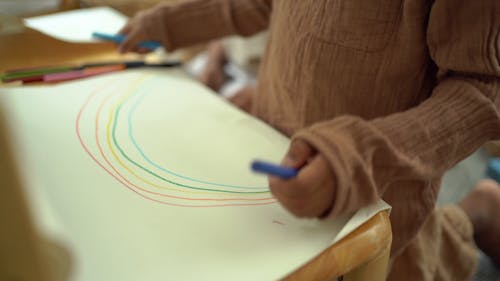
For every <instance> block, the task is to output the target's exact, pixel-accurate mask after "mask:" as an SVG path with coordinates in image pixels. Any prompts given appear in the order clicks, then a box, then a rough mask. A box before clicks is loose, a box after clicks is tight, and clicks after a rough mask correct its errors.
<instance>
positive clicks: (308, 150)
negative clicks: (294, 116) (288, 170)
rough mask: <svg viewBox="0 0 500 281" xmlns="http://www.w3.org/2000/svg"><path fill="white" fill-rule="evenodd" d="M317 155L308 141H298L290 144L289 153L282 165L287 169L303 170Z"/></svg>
mask: <svg viewBox="0 0 500 281" xmlns="http://www.w3.org/2000/svg"><path fill="white" fill-rule="evenodd" d="M316 153H317V152H316V150H315V149H314V148H313V147H312V146H311V145H310V144H308V143H307V142H306V141H304V140H301V139H296V140H294V141H293V142H292V143H291V144H290V147H289V148H288V152H287V153H286V155H285V157H284V158H283V161H281V164H282V165H283V166H287V167H293V168H301V167H302V166H304V165H305V164H307V162H308V161H309V159H311V158H312V157H313V156H314V155H316Z"/></svg>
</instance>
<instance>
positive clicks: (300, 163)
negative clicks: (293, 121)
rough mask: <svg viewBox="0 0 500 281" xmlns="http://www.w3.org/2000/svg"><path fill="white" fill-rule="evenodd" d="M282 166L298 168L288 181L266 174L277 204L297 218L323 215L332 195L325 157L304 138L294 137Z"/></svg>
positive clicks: (328, 168) (329, 170) (331, 185)
mask: <svg viewBox="0 0 500 281" xmlns="http://www.w3.org/2000/svg"><path fill="white" fill-rule="evenodd" d="M282 165H283V166H287V167H293V168H301V169H300V172H299V174H298V175H297V176H296V177H295V178H292V179H289V180H282V179H279V178H276V177H272V176H270V177H269V186H270V189H271V192H272V193H273V195H274V196H275V197H276V199H278V201H279V202H280V203H281V205H283V206H284V207H285V208H286V209H287V210H288V211H290V212H291V213H292V214H294V215H296V216H298V217H322V216H324V215H327V214H328V211H329V210H330V209H331V207H332V206H331V205H332V202H333V199H334V196H335V176H334V174H333V172H332V171H331V168H330V167H329V165H328V162H327V161H326V159H325V158H324V157H323V156H322V155H321V154H319V153H317V151H315V150H314V148H313V147H311V146H310V145H309V144H308V143H306V142H305V141H302V140H295V141H293V142H292V144H291V145H290V148H289V150H288V153H287V154H286V156H285V158H284V159H283V161H282Z"/></svg>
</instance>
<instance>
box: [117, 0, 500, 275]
mask: <svg viewBox="0 0 500 281" xmlns="http://www.w3.org/2000/svg"><path fill="white" fill-rule="evenodd" d="M498 15H500V5H499V3H498V0H476V1H460V0H435V1H431V0H427V1H426V0H379V1H361V0H339V1H328V0H301V1H290V0H274V1H273V0H247V1H244V0H200V1H191V2H187V3H184V4H181V5H178V6H168V5H159V6H157V7H155V8H153V9H151V10H148V11H145V12H142V13H140V14H138V15H137V16H136V17H135V18H133V19H132V20H131V21H130V23H129V24H128V25H127V26H126V27H125V28H124V29H123V30H122V33H123V34H126V35H127V36H128V38H127V40H126V41H125V42H124V43H123V44H122V45H121V47H120V50H121V51H122V52H128V51H139V52H143V51H144V50H140V49H138V48H137V47H136V46H137V43H139V42H140V41H143V40H156V41H159V42H161V43H162V44H163V46H165V48H166V49H167V50H174V49H177V48H180V47H185V46H189V45H192V44H196V43H200V42H206V41H209V40H212V39H214V38H220V37H223V36H226V35H230V34H235V33H236V34H239V35H243V36H246V35H251V34H254V33H256V32H258V31H261V30H264V29H266V28H268V29H269V43H268V45H267V49H266V54H265V56H264V58H263V62H262V65H261V68H260V71H259V76H258V86H257V91H256V92H255V94H254V97H253V101H252V114H254V115H255V116H257V117H259V118H261V119H263V120H265V121H266V122H268V123H269V124H271V125H272V126H274V127H275V128H276V129H278V130H280V131H282V132H283V133H285V134H287V135H288V136H290V137H292V139H293V141H292V143H291V146H290V148H289V151H288V153H287V155H286V156H285V158H284V160H283V163H282V164H283V165H287V166H292V167H296V168H299V167H300V168H301V170H300V173H299V175H298V176H297V177H296V178H294V179H291V180H287V181H284V180H280V179H276V178H270V179H269V182H270V188H271V191H272V192H273V194H274V196H275V197H276V198H277V199H278V200H279V201H280V203H281V204H282V205H283V206H284V207H285V208H287V209H288V210H289V211H290V212H292V213H293V214H295V215H297V216H299V217H335V216H337V215H339V214H342V213H345V212H350V211H353V210H356V209H359V208H361V207H363V206H366V205H367V204H369V203H372V202H374V201H376V200H377V199H379V198H383V199H384V200H385V201H387V202H388V203H389V204H390V205H392V207H393V211H392V214H391V223H392V227H393V238H394V240H393V245H392V251H391V269H390V273H389V277H388V278H389V280H468V278H469V277H470V276H471V274H472V273H473V271H474V267H475V266H474V265H475V264H476V249H475V245H474V238H476V241H475V242H476V243H477V245H478V246H479V247H480V248H482V249H483V250H484V251H485V252H486V253H487V254H489V255H490V257H491V258H492V259H493V260H494V261H495V262H496V263H500V243H499V241H498V240H499V239H498V237H500V220H498V216H500V208H498V206H500V188H499V187H498V186H497V185H496V184H495V183H493V182H482V183H480V184H479V185H478V186H477V187H476V188H475V189H474V190H473V191H472V192H471V193H470V194H469V196H468V197H467V198H465V199H464V201H462V202H461V203H460V204H458V205H451V206H448V207H446V208H436V206H435V202H436V197H437V194H438V191H439V185H440V181H441V177H442V175H443V173H444V172H445V171H446V170H447V169H449V168H450V167H452V166H453V165H454V164H455V163H457V162H458V161H460V160H461V159H463V158H465V157H466V156H467V155H469V154H471V153H472V152H473V151H474V150H476V149H477V148H478V147H480V146H481V145H482V144H483V143H484V142H486V141H488V140H492V139H498V138H500V118H499V112H498V106H500V97H499V96H500V65H499V63H498V61H499V59H500V58H499V55H498V54H499V53H500V43H499V41H498V38H499V36H500V35H499V30H500V17H499V16H498Z"/></svg>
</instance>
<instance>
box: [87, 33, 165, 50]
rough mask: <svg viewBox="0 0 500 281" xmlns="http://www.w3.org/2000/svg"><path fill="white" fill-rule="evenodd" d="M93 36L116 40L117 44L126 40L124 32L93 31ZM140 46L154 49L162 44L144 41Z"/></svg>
mask: <svg viewBox="0 0 500 281" xmlns="http://www.w3.org/2000/svg"><path fill="white" fill-rule="evenodd" d="M92 37H94V38H97V39H101V40H106V41H111V42H115V43H117V44H121V43H122V42H123V41H125V35H122V34H105V33H101V32H92ZM139 47H141V48H146V49H150V50H154V49H156V48H158V47H161V44H160V43H159V42H155V41H144V42H141V43H139Z"/></svg>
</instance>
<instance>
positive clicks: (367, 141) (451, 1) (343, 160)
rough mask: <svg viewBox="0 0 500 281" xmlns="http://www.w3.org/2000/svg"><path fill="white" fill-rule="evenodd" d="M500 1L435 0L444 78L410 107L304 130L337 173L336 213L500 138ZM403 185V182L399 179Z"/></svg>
mask: <svg viewBox="0 0 500 281" xmlns="http://www.w3.org/2000/svg"><path fill="white" fill-rule="evenodd" d="M498 15H500V2H498V0H477V1H460V0H436V1H435V2H434V5H433V7H432V10H431V14H430V19H429V24H428V30H427V36H428V38H427V43H428V47H429V51H430V54H431V57H432V59H433V60H434V62H435V63H436V65H437V66H438V67H439V75H438V76H439V77H438V78H439V83H438V84H437V85H436V87H435V88H434V89H433V92H432V95H431V96H430V97H429V98H428V99H427V100H426V101H424V102H423V103H421V104H419V105H417V106H416V107H414V108H411V109H409V110H407V111H405V112H400V113H396V114H392V115H389V116H385V117H381V118H377V119H373V120H362V119H360V118H357V117H354V116H342V117H339V118H335V119H333V120H330V121H326V122H321V123H318V124H315V125H313V126H312V127H309V128H306V129H304V130H302V131H299V132H298V133H297V134H296V135H295V136H294V138H302V139H304V140H306V141H307V142H309V143H311V144H312V145H313V146H315V147H316V148H317V149H318V151H320V153H322V154H324V155H325V156H326V158H327V159H328V162H329V164H330V165H331V168H332V170H333V171H334V173H335V176H336V180H337V182H336V187H337V191H336V198H335V199H334V202H333V204H332V211H331V213H330V216H335V215H337V214H340V213H344V212H349V211H353V210H356V209H359V208H361V207H363V206H365V205H366V204H368V203H371V202H373V201H375V200H377V199H378V198H380V197H382V196H383V194H384V191H385V190H386V189H387V187H388V186H389V185H391V184H392V183H394V182H396V181H401V180H404V181H430V180H433V179H436V178H438V177H440V176H441V175H442V174H443V173H444V172H445V171H446V170H447V169H449V168H451V167H452V166H453V165H454V164H455V163H457V162H458V161H460V160H462V159H464V158H465V157H466V156H467V155H469V154H471V153H472V152H474V151H475V150H476V149H477V148H479V147H480V146H481V145H482V144H483V143H485V142H486V141H489V140H492V139H498V138H500V115H499V112H498V109H499V107H500V97H499V96H500V65H499V61H500V41H499V40H500V34H499V32H500V17H498ZM401 188H404V187H401Z"/></svg>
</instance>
